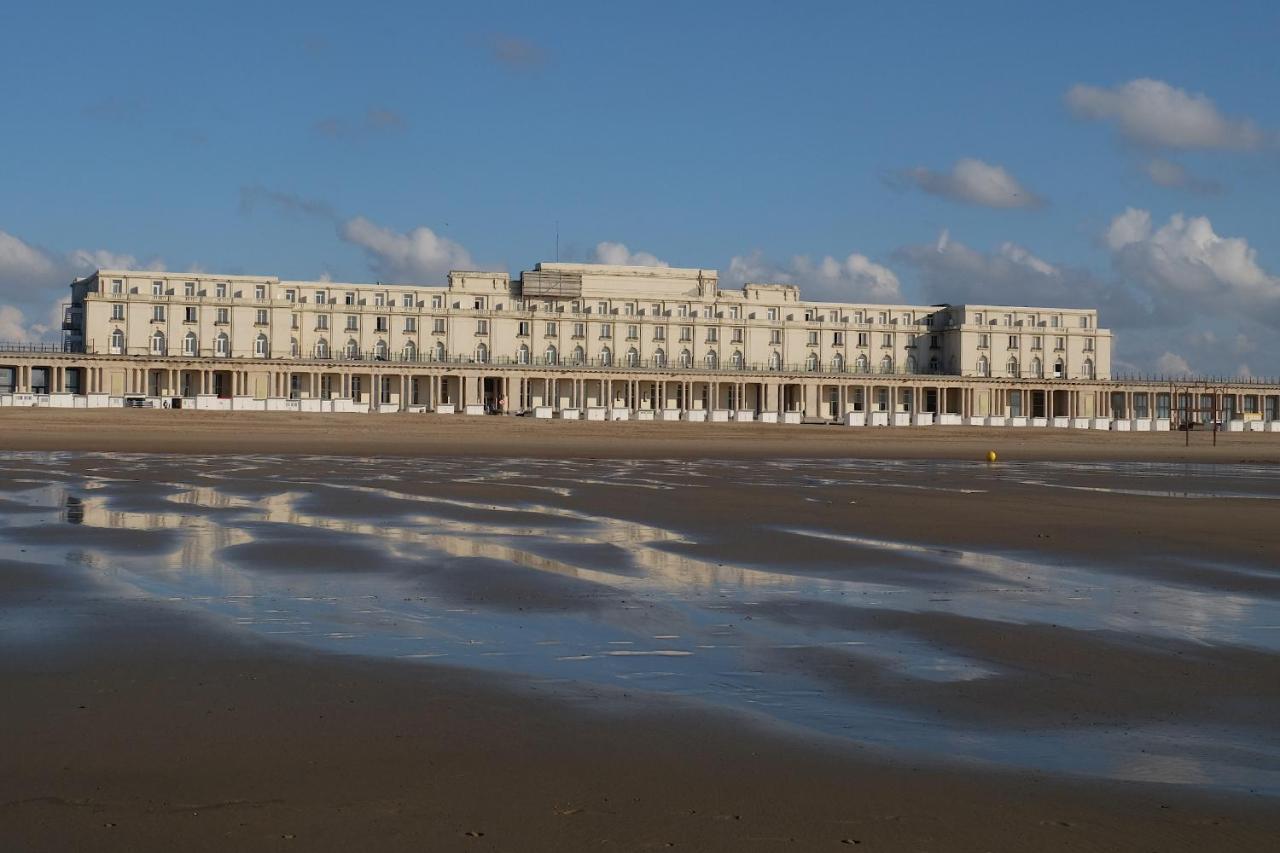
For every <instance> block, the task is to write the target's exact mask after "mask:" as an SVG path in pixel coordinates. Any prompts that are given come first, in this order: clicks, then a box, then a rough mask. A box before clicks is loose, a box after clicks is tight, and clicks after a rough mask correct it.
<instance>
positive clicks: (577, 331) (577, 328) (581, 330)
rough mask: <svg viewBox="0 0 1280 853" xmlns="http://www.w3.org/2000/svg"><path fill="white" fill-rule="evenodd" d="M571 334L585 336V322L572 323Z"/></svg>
mask: <svg viewBox="0 0 1280 853" xmlns="http://www.w3.org/2000/svg"><path fill="white" fill-rule="evenodd" d="M573 336H574V337H575V338H585V337H586V336H587V324H586V323H574V324H573Z"/></svg>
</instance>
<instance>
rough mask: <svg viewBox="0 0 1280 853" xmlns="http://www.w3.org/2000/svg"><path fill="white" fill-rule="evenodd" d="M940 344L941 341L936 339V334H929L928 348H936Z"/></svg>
mask: <svg viewBox="0 0 1280 853" xmlns="http://www.w3.org/2000/svg"><path fill="white" fill-rule="evenodd" d="M941 346H942V343H941V341H940V340H939V339H938V336H937V335H930V336H929V349H938V348H939V347H941Z"/></svg>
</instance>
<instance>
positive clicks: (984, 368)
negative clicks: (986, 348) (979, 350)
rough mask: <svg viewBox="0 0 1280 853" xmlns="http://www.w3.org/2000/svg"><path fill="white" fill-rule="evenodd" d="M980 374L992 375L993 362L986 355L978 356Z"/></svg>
mask: <svg viewBox="0 0 1280 853" xmlns="http://www.w3.org/2000/svg"><path fill="white" fill-rule="evenodd" d="M978 375H979V376H990V375H991V362H990V361H988V360H987V357H986V356H985V355H980V356H978Z"/></svg>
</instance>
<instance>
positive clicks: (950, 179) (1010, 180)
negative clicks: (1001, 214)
mask: <svg viewBox="0 0 1280 853" xmlns="http://www.w3.org/2000/svg"><path fill="white" fill-rule="evenodd" d="M893 183H895V184H905V185H908V186H914V187H917V188H919V189H921V190H923V191H924V192H927V193H930V194H931V195H937V196H942V197H943V198H949V199H952V200H953V201H960V202H964V203H966V204H976V205H980V206H982V207H996V208H1032V207H1039V206H1041V205H1043V204H1044V200H1043V199H1042V198H1040V197H1039V196H1038V195H1036V194H1035V193H1034V192H1032V191H1031V190H1029V189H1027V188H1026V187H1024V186H1023V185H1022V184H1021V183H1020V182H1019V181H1018V179H1017V178H1015V177H1014V176H1013V175H1011V174H1010V173H1009V172H1008V170H1006V169H1005V168H1004V167H1003V166H996V165H992V164H991V163H984V162H983V161H981V160H975V159H973V158H969V157H967V158H964V159H961V160H957V161H956V163H955V165H954V166H952V167H951V171H950V172H936V171H934V170H932V169H928V168H925V167H924V166H917V167H915V168H913V169H906V170H904V171H902V172H900V173H898V174H897V175H896V176H895V178H894V179H893Z"/></svg>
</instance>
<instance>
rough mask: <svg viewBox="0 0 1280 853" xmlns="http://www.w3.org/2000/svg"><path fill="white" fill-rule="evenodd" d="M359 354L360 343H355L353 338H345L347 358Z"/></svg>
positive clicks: (355, 356)
mask: <svg viewBox="0 0 1280 853" xmlns="http://www.w3.org/2000/svg"><path fill="white" fill-rule="evenodd" d="M359 355H360V345H359V344H358V343H356V339H355V338H347V351H346V356H347V358H357V357H359Z"/></svg>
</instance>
